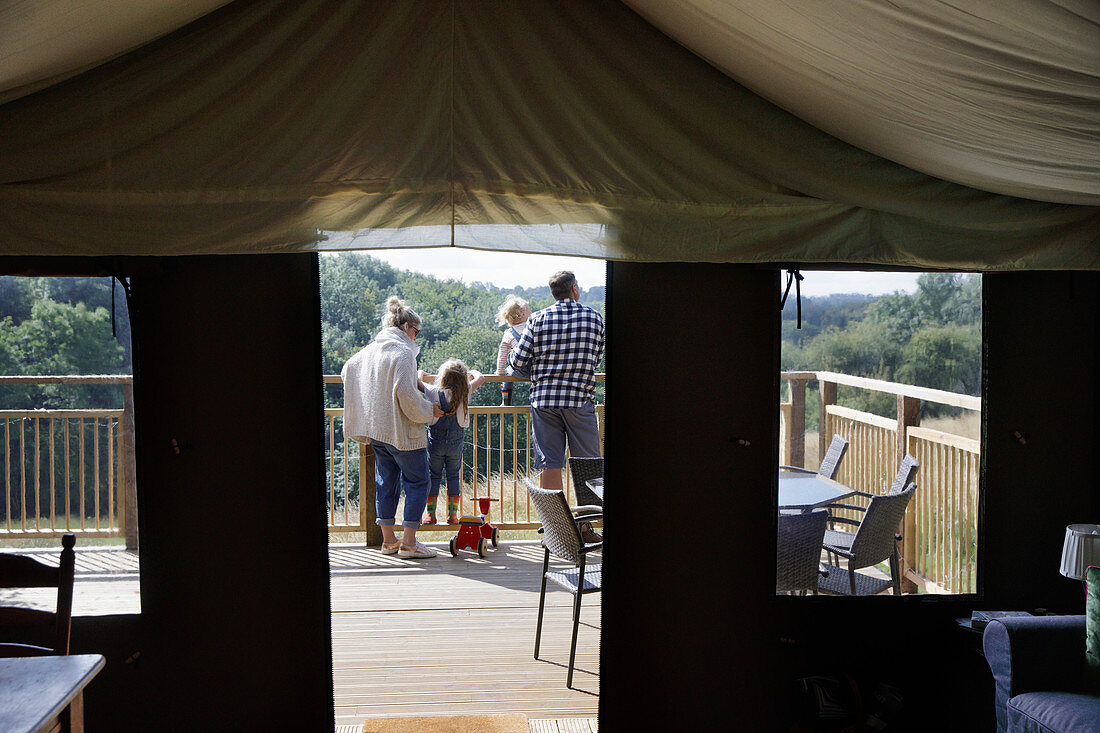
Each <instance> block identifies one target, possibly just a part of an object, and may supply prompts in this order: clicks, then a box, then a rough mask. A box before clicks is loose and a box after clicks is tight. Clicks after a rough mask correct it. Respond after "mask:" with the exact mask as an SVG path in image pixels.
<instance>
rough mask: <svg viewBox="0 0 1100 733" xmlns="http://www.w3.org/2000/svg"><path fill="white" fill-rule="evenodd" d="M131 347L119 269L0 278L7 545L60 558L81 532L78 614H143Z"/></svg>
mask: <svg viewBox="0 0 1100 733" xmlns="http://www.w3.org/2000/svg"><path fill="white" fill-rule="evenodd" d="M131 354H132V350H131V343H130V319H129V312H128V309H127V302H126V296H125V292H124V287H123V286H122V285H121V284H119V283H118V282H117V281H114V280H113V278H109V277H13V276H4V277H0V435H2V437H3V440H4V450H3V453H2V454H0V468H2V469H3V477H2V478H0V497H2V502H0V549H3V550H4V551H15V552H19V553H23V554H27V555H30V556H32V557H34V558H35V559H37V560H40V561H41V562H44V563H47V564H51V565H57V563H58V561H59V558H60V552H61V538H62V536H63V535H65V534H68V533H72V534H73V535H75V537H76V545H75V550H76V576H75V585H74V600H73V615H74V616H103V615H110V614H120V613H121V614H131V613H140V611H141V597H140V593H139V588H138V526H137V519H138V517H137V487H136V481H135V473H136V471H135V462H134V397H133V381H132V367H131V363H132V361H131ZM99 580H108V581H111V582H110V583H102V582H93V581H99ZM108 588H109V590H108ZM15 600H16V602H18V603H20V604H24V603H25V604H26V605H28V606H30V607H32V608H40V609H42V610H52V609H53V606H54V605H55V604H56V590H51V589H46V588H43V589H21V590H19V591H18V598H17V599H15ZM31 643H34V642H31Z"/></svg>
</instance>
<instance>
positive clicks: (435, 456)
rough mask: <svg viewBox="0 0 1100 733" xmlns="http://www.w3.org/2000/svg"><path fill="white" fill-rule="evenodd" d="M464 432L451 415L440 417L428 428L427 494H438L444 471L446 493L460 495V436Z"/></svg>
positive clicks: (461, 436)
mask: <svg viewBox="0 0 1100 733" xmlns="http://www.w3.org/2000/svg"><path fill="white" fill-rule="evenodd" d="M465 432H466V431H465V430H464V429H463V428H462V426H460V425H459V424H458V421H457V420H455V419H454V416H453V415H448V416H446V417H443V418H440V420H439V422H437V423H436V424H435V425H432V426H431V428H430V429H429V430H428V470H429V471H430V473H431V483H430V485H429V486H428V496H439V486H440V484H442V483H443V475H444V472H446V475H447V493H448V494H449V495H451V496H461V495H462V473H461V472H462V438H463V436H464V435H465Z"/></svg>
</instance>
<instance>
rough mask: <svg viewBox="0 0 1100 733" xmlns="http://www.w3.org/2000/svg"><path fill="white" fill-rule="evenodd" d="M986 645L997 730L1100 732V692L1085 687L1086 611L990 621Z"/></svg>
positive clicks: (1017, 732) (1001, 732)
mask: <svg viewBox="0 0 1100 733" xmlns="http://www.w3.org/2000/svg"><path fill="white" fill-rule="evenodd" d="M982 646H983V648H984V649H985V658H986V661H987V662H989V667H990V669H991V670H992V672H993V683H994V694H995V704H996V710H997V731H998V733H1033V732H1034V733H1039V732H1041V733H1052V732H1055V731H1058V732H1060V731H1067V732H1068V731H1073V733H1084V732H1093V733H1100V696H1098V695H1097V694H1096V692H1097V691H1096V690H1089V691H1087V690H1085V617H1084V616H1031V617H1014V618H1005V619H999V620H996V621H990V622H989V625H988V626H986V628H985V634H984V636H983V637H982Z"/></svg>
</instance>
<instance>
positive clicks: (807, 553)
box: [775, 509, 829, 593]
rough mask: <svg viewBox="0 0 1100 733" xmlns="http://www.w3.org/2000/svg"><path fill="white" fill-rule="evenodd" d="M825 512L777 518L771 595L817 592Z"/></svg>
mask: <svg viewBox="0 0 1100 733" xmlns="http://www.w3.org/2000/svg"><path fill="white" fill-rule="evenodd" d="M828 520H829V512H827V511H825V510H824V509H818V510H816V511H813V512H810V513H808V514H780V515H779V526H778V531H777V532H776V543H775V591H776V592H777V593H782V592H785V591H796V590H798V591H802V590H809V591H813V592H815V593H816V592H817V579H818V577H820V576H819V575H818V570H817V569H818V565H819V564H820V560H821V541H822V539H823V538H824V536H825V524H826V522H828Z"/></svg>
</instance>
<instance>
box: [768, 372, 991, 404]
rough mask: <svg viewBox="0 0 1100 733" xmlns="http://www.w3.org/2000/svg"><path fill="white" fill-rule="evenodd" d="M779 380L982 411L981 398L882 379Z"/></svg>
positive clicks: (824, 376)
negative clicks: (827, 384)
mask: <svg viewBox="0 0 1100 733" xmlns="http://www.w3.org/2000/svg"><path fill="white" fill-rule="evenodd" d="M779 378H780V379H803V380H813V379H816V380H817V381H819V382H831V383H832V384H843V385H844V386H846V387H858V388H860V389H866V390H870V391H872V392H885V393H887V394H893V395H899V396H901V397H912V398H915V399H918V400H924V401H925V402H937V403H939V404H941V405H949V406H951V407H961V408H963V409H964V410H981V409H982V398H981V397H974V396H973V395H964V394H959V393H958V392H947V391H946V390H942V389H932V388H930V387H916V386H913V385H911V384H901V383H899V382H887V381H885V380H882V379H871V378H870V377H853V376H851V375H849V374H839V373H837V372H780V374H779Z"/></svg>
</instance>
